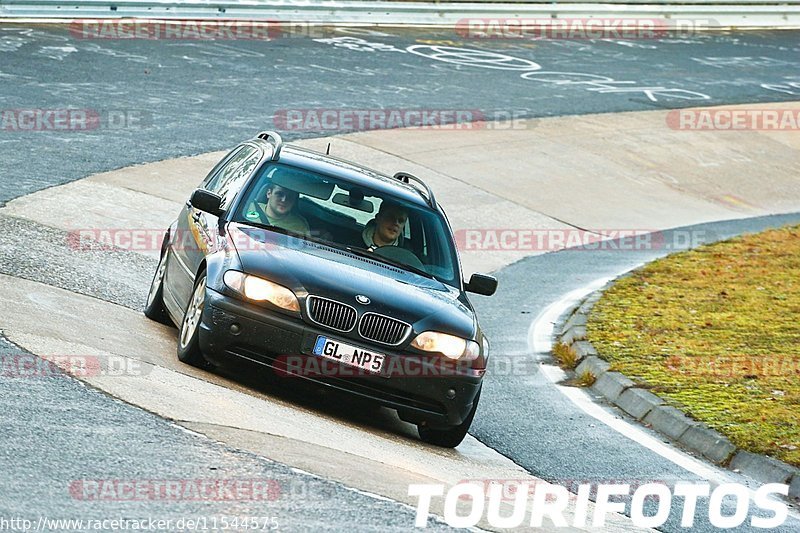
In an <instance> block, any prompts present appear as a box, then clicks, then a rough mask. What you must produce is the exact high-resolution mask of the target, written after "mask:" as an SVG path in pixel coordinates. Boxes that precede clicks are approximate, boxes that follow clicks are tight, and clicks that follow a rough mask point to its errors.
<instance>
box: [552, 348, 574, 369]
mask: <svg viewBox="0 0 800 533" xmlns="http://www.w3.org/2000/svg"><path fill="white" fill-rule="evenodd" d="M553 357H555V358H556V360H557V361H558V365H559V366H560V367H561V368H564V369H566V370H572V369H573V368H575V366H576V365H577V364H578V354H577V353H575V350H573V349H572V346H567V345H566V344H564V343H563V342H557V343H555V344H554V345H553Z"/></svg>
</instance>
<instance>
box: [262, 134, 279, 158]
mask: <svg viewBox="0 0 800 533" xmlns="http://www.w3.org/2000/svg"><path fill="white" fill-rule="evenodd" d="M256 137H257V138H259V139H264V140H265V141H267V142H268V143H270V144H271V145H272V148H273V150H272V157H270V160H271V161H277V160H278V158H279V157H280V156H281V148H283V139H281V136H280V135H278V134H277V133H276V132H274V131H262V132H261V133H259V134H258V135H257V136H256Z"/></svg>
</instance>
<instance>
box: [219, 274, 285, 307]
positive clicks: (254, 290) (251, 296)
mask: <svg viewBox="0 0 800 533" xmlns="http://www.w3.org/2000/svg"><path fill="white" fill-rule="evenodd" d="M223 279H224V280H225V285H227V286H228V287H229V288H230V289H232V290H234V291H236V292H238V293H239V294H241V295H242V296H244V297H245V298H247V299H248V300H253V301H255V302H270V303H271V304H273V305H275V306H277V307H280V308H281V309H285V310H287V311H292V312H294V313H299V312H300V304H299V303H298V302H297V297H296V296H295V295H294V293H293V292H292V291H291V290H289V289H287V288H286V287H284V286H283V285H278V284H277V283H273V282H271V281H269V280H266V279H263V278H259V277H256V276H251V275H249V274H245V273H244V272H237V271H236V270H228V271H227V272H225V276H224V278H223Z"/></svg>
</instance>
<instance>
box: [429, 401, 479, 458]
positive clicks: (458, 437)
mask: <svg viewBox="0 0 800 533" xmlns="http://www.w3.org/2000/svg"><path fill="white" fill-rule="evenodd" d="M480 398H481V393H480V391H478V395H477V396H475V401H474V402H472V410H471V411H470V412H469V414H468V415H467V418H466V419H464V421H463V422H462V423H460V424H459V425H457V426H453V427H450V428H447V429H432V428H429V427H425V426H417V432H418V433H419V438H420V439H422V440H423V441H424V442H427V443H428V444H433V445H435V446H441V447H442V448H455V447H456V446H458V445H459V444H461V441H463V440H464V437H466V436H467V431H469V427H470V426H471V425H472V419H473V418H475V411H477V410H478V400H480Z"/></svg>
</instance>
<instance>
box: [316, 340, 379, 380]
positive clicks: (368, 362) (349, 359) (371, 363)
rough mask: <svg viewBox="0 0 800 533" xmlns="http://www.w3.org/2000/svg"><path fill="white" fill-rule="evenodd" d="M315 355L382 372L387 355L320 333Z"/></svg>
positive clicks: (369, 370) (370, 370)
mask: <svg viewBox="0 0 800 533" xmlns="http://www.w3.org/2000/svg"><path fill="white" fill-rule="evenodd" d="M314 355H319V356H320V357H324V358H326V359H330V360H331V361H338V362H340V363H344V364H346V365H350V366H354V367H357V368H361V369H364V370H366V371H368V372H374V373H376V374H380V372H381V368H383V361H384V360H385V359H386V356H385V355H384V354H382V353H375V352H372V351H369V350H365V349H364V348H358V347H356V346H351V345H349V344H345V343H343V342H339V341H335V340H333V339H331V338H330V337H324V336H322V335H319V336H318V337H317V342H316V343H315V344H314Z"/></svg>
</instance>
